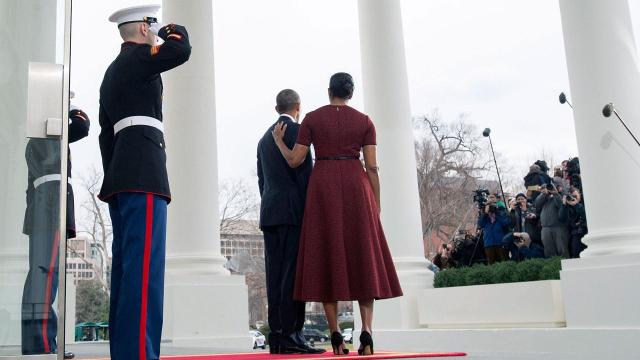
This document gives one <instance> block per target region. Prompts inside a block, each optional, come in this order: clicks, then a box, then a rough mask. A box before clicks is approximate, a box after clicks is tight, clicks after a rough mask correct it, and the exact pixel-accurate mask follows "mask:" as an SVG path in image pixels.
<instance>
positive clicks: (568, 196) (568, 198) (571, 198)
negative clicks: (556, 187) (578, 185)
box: [567, 195, 576, 201]
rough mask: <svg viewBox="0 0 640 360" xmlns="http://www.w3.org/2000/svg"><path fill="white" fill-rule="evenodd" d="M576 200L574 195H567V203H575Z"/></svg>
mask: <svg viewBox="0 0 640 360" xmlns="http://www.w3.org/2000/svg"><path fill="white" fill-rule="evenodd" d="M575 200H576V198H575V197H573V195H567V201H575Z"/></svg>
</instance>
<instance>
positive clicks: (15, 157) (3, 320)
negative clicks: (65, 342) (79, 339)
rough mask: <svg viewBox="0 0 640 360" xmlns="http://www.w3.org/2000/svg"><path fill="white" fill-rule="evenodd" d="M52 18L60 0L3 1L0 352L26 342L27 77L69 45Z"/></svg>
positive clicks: (0, 15)
mask: <svg viewBox="0 0 640 360" xmlns="http://www.w3.org/2000/svg"><path fill="white" fill-rule="evenodd" d="M52 14H56V1H52V0H49V1H34V0H28V1H25V0H10V1H0V23H1V25H0V36H2V38H3V39H4V42H3V46H2V48H3V49H2V52H1V53H0V99H2V100H1V103H2V105H1V107H2V111H1V112H0V153H2V156H1V157H0V168H1V169H3V170H2V171H0V189H2V191H0V348H2V347H3V346H7V345H12V346H13V345H20V342H21V337H20V313H21V297H22V291H23V287H24V281H25V277H26V275H27V270H28V268H29V257H28V253H29V239H28V237H27V236H26V235H24V234H23V233H22V225H23V221H24V209H25V206H26V200H25V190H26V189H27V165H26V160H25V147H26V144H27V140H28V139H27V138H26V137H25V136H26V126H25V125H26V118H27V80H28V76H27V75H28V65H29V62H30V61H34V62H48V63H54V62H55V61H56V49H57V48H58V47H63V46H64V45H63V44H61V43H57V42H56V31H57V28H58V27H60V26H61V24H60V22H59V21H58V19H57V18H56V16H52ZM62 23H64V19H62ZM55 221H58V219H55ZM56 309H57V307H56ZM18 349H19V348H18Z"/></svg>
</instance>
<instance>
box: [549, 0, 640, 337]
mask: <svg viewBox="0 0 640 360" xmlns="http://www.w3.org/2000/svg"><path fill="white" fill-rule="evenodd" d="M560 11H561V15H562V27H563V33H564V43H565V51H566V56H567V67H568V71H569V80H570V84H571V98H572V100H573V105H574V107H575V111H574V117H575V127H576V135H577V139H578V149H579V154H580V165H581V172H582V181H583V185H584V193H585V206H586V211H587V221H588V226H589V234H588V235H587V236H586V237H585V239H584V241H585V243H586V244H587V245H588V246H589V249H587V250H586V251H585V252H584V253H583V254H584V256H583V259H579V260H566V261H564V262H563V264H562V267H563V271H562V274H561V276H562V288H563V293H564V299H565V309H566V317H567V326H568V327H578V328H629V329H636V331H637V329H639V328H640V312H637V311H629V309H633V308H636V307H637V304H638V303H640V288H639V287H638V286H635V284H637V280H638V278H639V277H640V221H639V219H640V218H639V217H638V212H637V204H639V203H640V190H639V189H638V184H640V148H639V147H638V146H637V145H636V144H635V143H634V141H633V139H632V138H631V137H630V136H629V134H628V133H627V132H626V130H625V129H624V128H623V127H622V125H621V124H620V123H619V122H618V120H617V119H616V118H615V117H614V116H612V117H610V118H605V117H603V115H602V108H603V106H604V105H605V104H607V103H609V102H613V103H615V104H616V106H617V108H618V110H619V112H620V115H622V117H623V118H624V120H625V121H626V123H627V125H628V126H629V127H630V128H631V130H632V131H634V132H635V133H636V134H639V133H640V100H639V99H640V72H639V70H640V69H639V64H640V63H639V59H638V51H637V48H636V45H635V41H634V36H633V28H632V25H631V16H630V12H629V4H628V2H627V0H608V1H602V0H560Z"/></svg>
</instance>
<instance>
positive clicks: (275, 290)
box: [257, 89, 324, 354]
mask: <svg viewBox="0 0 640 360" xmlns="http://www.w3.org/2000/svg"><path fill="white" fill-rule="evenodd" d="M276 103H277V106H276V111H278V113H279V118H278V120H277V121H276V122H275V123H274V124H273V125H271V127H270V128H269V129H268V130H267V131H266V132H265V134H264V136H263V137H262V139H261V140H260V142H259V144H258V152H257V157H258V164H257V170H258V185H259V188H260V196H261V203H260V228H261V229H262V232H263V234H264V249H265V268H266V281H267V301H268V304H269V313H268V317H269V327H270V328H271V332H270V333H269V351H270V352H271V353H272V354H293V353H321V352H324V350H319V349H314V348H312V347H309V346H308V345H306V341H305V339H304V336H302V327H303V325H304V312H305V303H304V302H302V301H294V300H293V286H294V280H295V271H296V262H297V259H298V246H299V240H300V226H301V224H302V216H303V211H304V204H305V197H306V192H307V184H308V183H309V176H310V175H311V169H312V167H313V165H312V161H311V155H309V154H307V157H306V159H305V162H304V163H303V165H302V166H300V167H298V168H296V169H292V168H290V167H289V165H288V164H287V162H286V160H285V159H284V157H283V156H282V154H281V153H280V150H278V147H277V146H276V144H275V141H274V140H273V136H272V135H271V131H273V128H274V127H275V125H276V124H278V123H280V122H283V123H285V124H287V125H288V127H287V131H286V133H285V136H284V141H285V143H286V144H287V146H289V147H293V145H294V144H295V141H296V137H297V136H298V128H299V127H300V125H298V124H297V120H296V118H295V117H297V116H299V113H300V97H299V96H298V94H297V93H296V92H295V91H293V90H290V89H286V90H283V91H281V92H280V93H279V94H278V96H277V97H276Z"/></svg>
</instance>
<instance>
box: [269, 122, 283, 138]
mask: <svg viewBox="0 0 640 360" xmlns="http://www.w3.org/2000/svg"><path fill="white" fill-rule="evenodd" d="M285 131H287V124H285V123H282V122H281V123H278V124H276V126H275V127H274V128H273V131H271V134H272V135H273V139H274V140H275V141H276V142H278V141H279V140H282V138H284V133H285Z"/></svg>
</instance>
